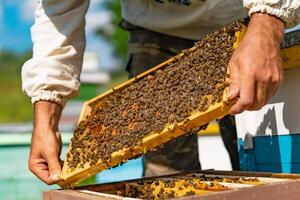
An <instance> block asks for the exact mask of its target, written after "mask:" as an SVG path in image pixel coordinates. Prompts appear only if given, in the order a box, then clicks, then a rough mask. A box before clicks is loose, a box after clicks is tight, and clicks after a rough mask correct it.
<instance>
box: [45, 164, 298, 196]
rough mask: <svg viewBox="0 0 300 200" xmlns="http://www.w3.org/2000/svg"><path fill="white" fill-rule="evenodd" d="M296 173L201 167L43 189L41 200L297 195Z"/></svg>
mask: <svg viewBox="0 0 300 200" xmlns="http://www.w3.org/2000/svg"><path fill="white" fill-rule="evenodd" d="M299 178H300V175H295V174H272V173H254V172H235V171H214V170H205V171H197V172H190V173H180V174H174V175H168V176H160V177H151V178H144V179H137V180H130V181H123V182H116V183H107V184H99V185H90V186H81V187H75V188H73V190H52V191H48V192H45V193H44V195H43V197H44V198H43V200H58V199H59V200H69V199H76V200H82V199H85V200H97V199H105V200H114V199H154V200H158V199H159V200H164V199H199V200H216V199H224V200H225V199H230V200H237V199H243V200H251V199H255V200H265V199H271V198H272V199H273V200H281V199H289V200H293V199H295V200H296V199H299V196H300V190H299V187H300V179H299Z"/></svg>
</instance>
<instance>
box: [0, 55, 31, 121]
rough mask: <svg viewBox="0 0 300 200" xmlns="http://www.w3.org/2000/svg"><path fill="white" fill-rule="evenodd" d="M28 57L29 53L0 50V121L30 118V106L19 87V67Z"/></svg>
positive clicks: (27, 119) (29, 119) (28, 119)
mask: <svg viewBox="0 0 300 200" xmlns="http://www.w3.org/2000/svg"><path fill="white" fill-rule="evenodd" d="M30 57H31V55H30V53H22V54H15V53H11V52H9V51H2V52H0V94H1V98H0V123H10V122H28V121H31V120H32V116H33V111H32V106H31V103H30V100H29V99H28V98H27V97H26V96H25V94H24V93H23V92H22V87H21V67H22V65H23V63H24V62H25V61H26V60H27V59H29V58H30Z"/></svg>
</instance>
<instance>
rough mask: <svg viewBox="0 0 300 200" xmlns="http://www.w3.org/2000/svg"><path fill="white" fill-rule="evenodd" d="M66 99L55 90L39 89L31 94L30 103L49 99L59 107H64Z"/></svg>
mask: <svg viewBox="0 0 300 200" xmlns="http://www.w3.org/2000/svg"><path fill="white" fill-rule="evenodd" d="M67 100H68V99H67V98H66V97H63V96H62V95H60V94H59V93H58V92H56V91H47V90H39V91H36V92H35V93H34V94H32V96H31V102H32V104H34V103H35V102H38V101H51V102H55V103H57V104H59V105H60V106H61V107H64V106H65V104H66V102H67Z"/></svg>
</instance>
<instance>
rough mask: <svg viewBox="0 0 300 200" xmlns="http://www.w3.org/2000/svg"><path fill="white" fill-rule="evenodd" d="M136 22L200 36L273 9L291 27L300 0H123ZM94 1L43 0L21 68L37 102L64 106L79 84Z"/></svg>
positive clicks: (126, 15) (298, 16) (298, 15)
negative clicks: (29, 54) (88, 16)
mask: <svg viewBox="0 0 300 200" xmlns="http://www.w3.org/2000/svg"><path fill="white" fill-rule="evenodd" d="M121 2H122V15H123V17H124V19H126V20H127V21H129V22H131V23H132V24H135V25H138V26H141V27H144V28H147V29H150V30H153V31H157V32H160V33H164V34H168V35H173V36H177V37H182V38H188V39H199V38H201V37H202V36H204V35H205V34H207V33H209V32H212V31H215V30H217V29H218V28H220V27H221V26H223V25H226V24H230V23H231V22H233V21H234V20H236V19H243V18H244V17H245V16H246V15H247V14H248V15H251V14H253V13H255V12H263V13H268V14H271V15H274V16H277V17H278V18H281V19H282V20H284V21H285V22H286V23H287V24H288V25H289V26H293V25H295V24H297V23H299V21H300V0H244V1H242V0H213V1H212V0H206V1H205V0H122V1H121ZM88 6H89V0H67V1H62V0H39V1H38V6H37V9H36V11H35V23H34V25H33V26H32V28H31V35H32V41H33V57H32V58H31V59H30V60H28V61H27V62H26V63H25V64H24V65H23V68H22V81H23V86H22V87H23V90H24V91H25V93H26V94H27V95H28V96H29V97H30V98H31V101H32V103H35V102H37V101H39V100H46V101H52V102H56V103H58V104H60V105H61V106H64V105H65V103H66V101H67V100H68V99H69V98H71V97H73V96H75V95H76V94H77V92H78V89H79V85H80V78H79V77H80V72H81V66H82V57H83V52H84V50H85V33H84V27H85V20H84V18H85V13H86V11H87V9H88Z"/></svg>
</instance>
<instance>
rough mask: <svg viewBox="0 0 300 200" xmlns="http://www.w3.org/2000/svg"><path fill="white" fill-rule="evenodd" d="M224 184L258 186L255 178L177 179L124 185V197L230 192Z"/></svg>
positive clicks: (164, 196)
mask: <svg viewBox="0 0 300 200" xmlns="http://www.w3.org/2000/svg"><path fill="white" fill-rule="evenodd" d="M222 183H223V184H224V183H240V184H260V181H259V180H258V179H257V178H221V177H206V176H201V177H177V178H175V177H174V178H160V179H156V180H144V181H138V182H133V183H126V185H125V195H126V197H132V198H138V199H155V200H159V199H162V200H163V199H172V198H178V197H185V196H191V195H203V194H207V193H210V192H218V191H225V190H230V189H231V188H229V187H227V186H225V185H223V184H222Z"/></svg>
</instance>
